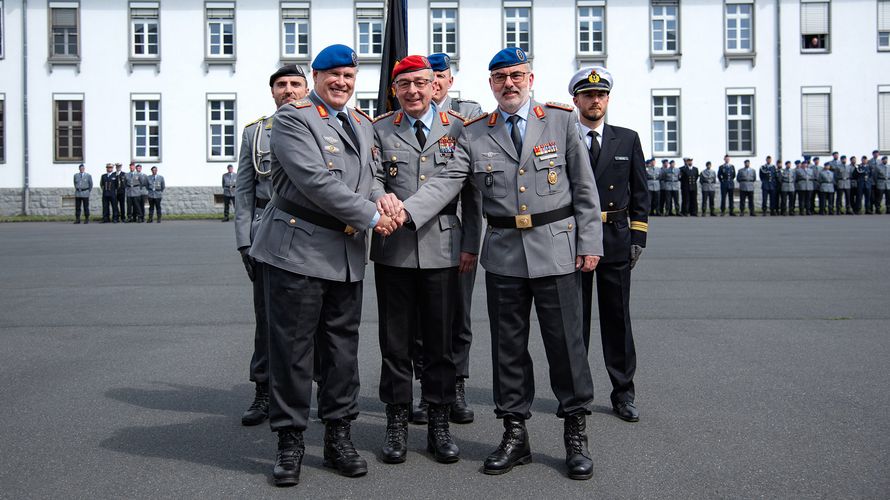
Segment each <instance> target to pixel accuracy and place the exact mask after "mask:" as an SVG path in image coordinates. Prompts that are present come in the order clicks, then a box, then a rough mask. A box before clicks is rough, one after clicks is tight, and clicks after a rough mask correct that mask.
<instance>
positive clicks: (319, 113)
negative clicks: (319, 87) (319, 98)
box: [315, 104, 328, 118]
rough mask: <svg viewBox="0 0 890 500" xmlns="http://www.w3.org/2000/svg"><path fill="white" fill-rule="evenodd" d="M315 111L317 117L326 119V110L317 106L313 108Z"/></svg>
mask: <svg viewBox="0 0 890 500" xmlns="http://www.w3.org/2000/svg"><path fill="white" fill-rule="evenodd" d="M315 109H316V110H317V111H318V116H320V117H322V118H327V117H328V108H326V107H324V106H322V105H321V104H319V105H318V106H315Z"/></svg>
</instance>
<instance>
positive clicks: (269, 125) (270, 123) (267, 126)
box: [266, 122, 272, 130]
mask: <svg viewBox="0 0 890 500" xmlns="http://www.w3.org/2000/svg"><path fill="white" fill-rule="evenodd" d="M266 130H272V122H269V123H267V124H266Z"/></svg>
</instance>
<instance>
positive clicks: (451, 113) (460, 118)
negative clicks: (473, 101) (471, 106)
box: [448, 109, 467, 122]
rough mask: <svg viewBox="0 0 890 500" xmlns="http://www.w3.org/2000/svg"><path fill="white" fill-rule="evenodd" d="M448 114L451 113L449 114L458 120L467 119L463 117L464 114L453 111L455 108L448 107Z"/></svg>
mask: <svg viewBox="0 0 890 500" xmlns="http://www.w3.org/2000/svg"><path fill="white" fill-rule="evenodd" d="M448 114H449V115H451V116H453V117H455V118H457V119H458V120H460V121H462V122H465V121H467V119H466V118H465V117H464V115H462V114H460V113H458V112H457V111H455V110H453V109H449V110H448Z"/></svg>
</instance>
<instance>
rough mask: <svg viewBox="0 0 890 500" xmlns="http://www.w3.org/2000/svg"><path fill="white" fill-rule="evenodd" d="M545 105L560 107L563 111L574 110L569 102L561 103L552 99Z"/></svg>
mask: <svg viewBox="0 0 890 500" xmlns="http://www.w3.org/2000/svg"><path fill="white" fill-rule="evenodd" d="M547 107H548V108H556V109H562V110H565V111H575V107H574V106H572V105H571V104H563V103H561V102H553V101H550V102H548V103H547Z"/></svg>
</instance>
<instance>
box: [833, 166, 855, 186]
mask: <svg viewBox="0 0 890 500" xmlns="http://www.w3.org/2000/svg"><path fill="white" fill-rule="evenodd" d="M831 171H832V172H834V187H835V188H836V189H850V187H851V186H850V178H851V177H852V176H853V167H851V166H850V165H849V164H844V163H838V164H837V165H836V166H835V167H834V168H832V169H831Z"/></svg>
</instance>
